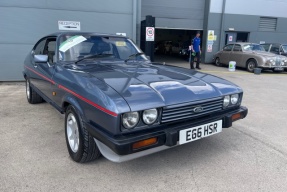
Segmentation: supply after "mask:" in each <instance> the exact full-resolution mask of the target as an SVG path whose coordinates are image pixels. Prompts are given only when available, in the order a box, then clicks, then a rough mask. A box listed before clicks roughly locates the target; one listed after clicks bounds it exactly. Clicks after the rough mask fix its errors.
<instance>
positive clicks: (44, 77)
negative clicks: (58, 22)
mask: <svg viewBox="0 0 287 192" xmlns="http://www.w3.org/2000/svg"><path fill="white" fill-rule="evenodd" d="M55 49H56V37H48V38H45V39H42V40H40V42H39V43H38V44H37V45H36V47H35V49H34V50H33V51H32V54H31V57H32V59H31V61H32V66H33V70H34V71H33V72H34V75H33V77H31V79H30V81H31V83H32V84H34V85H35V86H36V88H37V89H39V91H41V92H42V94H44V95H45V96H46V97H47V98H49V99H51V98H52V86H54V84H55V82H54V81H53V80H52V77H53V74H54V72H55V67H54V66H55V61H54V58H55V57H54V55H55ZM35 55H47V56H48V62H47V63H37V62H35V61H34V56H35Z"/></svg>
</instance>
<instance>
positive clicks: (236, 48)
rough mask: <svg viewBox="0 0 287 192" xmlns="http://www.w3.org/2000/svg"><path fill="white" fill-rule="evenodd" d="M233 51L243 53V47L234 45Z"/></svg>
mask: <svg viewBox="0 0 287 192" xmlns="http://www.w3.org/2000/svg"><path fill="white" fill-rule="evenodd" d="M233 51H242V49H241V45H238V44H236V45H234V47H233Z"/></svg>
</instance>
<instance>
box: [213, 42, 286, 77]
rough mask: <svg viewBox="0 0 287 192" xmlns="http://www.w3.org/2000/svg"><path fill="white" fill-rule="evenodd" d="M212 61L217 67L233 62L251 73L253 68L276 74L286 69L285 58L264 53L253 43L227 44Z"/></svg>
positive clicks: (261, 47)
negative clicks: (271, 71)
mask: <svg viewBox="0 0 287 192" xmlns="http://www.w3.org/2000/svg"><path fill="white" fill-rule="evenodd" d="M213 61H214V63H215V65H217V66H221V65H222V64H225V65H228V63H229V62H230V61H235V62H236V66H238V67H242V68H246V69H247V71H249V72H253V71H254V68H262V69H264V70H273V71H276V72H281V71H284V69H287V57H285V56H282V55H276V54H273V53H269V52H266V51H265V49H264V48H263V46H262V45H260V44H255V43H234V44H227V45H226V46H224V47H223V49H222V50H221V51H219V52H217V53H216V54H215V55H214V57H213Z"/></svg>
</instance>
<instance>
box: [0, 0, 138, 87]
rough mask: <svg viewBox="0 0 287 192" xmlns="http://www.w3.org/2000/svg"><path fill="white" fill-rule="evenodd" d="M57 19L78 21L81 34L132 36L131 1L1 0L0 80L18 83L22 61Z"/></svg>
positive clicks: (51, 29)
mask: <svg viewBox="0 0 287 192" xmlns="http://www.w3.org/2000/svg"><path fill="white" fill-rule="evenodd" d="M58 20H66V21H80V22H81V31H95V32H104V33H116V32H125V33H127V35H128V36H129V37H132V32H133V29H132V22H133V21H132V20H133V0H121V1H114V0H97V1H94V0H85V1H76V0H49V1H47V0H25V1H19V0H1V1H0V81H15V80H22V79H23V77H22V70H23V61H24V58H25V56H26V54H28V52H29V51H30V50H31V48H32V46H33V45H34V44H35V42H36V41H37V40H38V39H39V38H40V37H42V36H44V35H47V34H50V33H53V32H57V31H59V30H58Z"/></svg>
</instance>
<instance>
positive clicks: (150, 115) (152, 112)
mask: <svg viewBox="0 0 287 192" xmlns="http://www.w3.org/2000/svg"><path fill="white" fill-rule="evenodd" d="M157 117H158V111H157V109H148V110H144V111H143V113H142V120H143V122H144V123H145V124H147V125H151V124H153V123H154V122H155V121H156V120H157Z"/></svg>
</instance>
